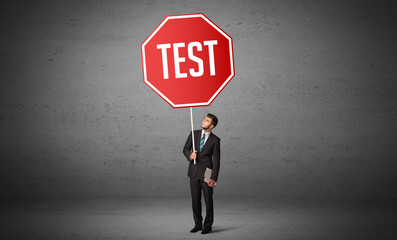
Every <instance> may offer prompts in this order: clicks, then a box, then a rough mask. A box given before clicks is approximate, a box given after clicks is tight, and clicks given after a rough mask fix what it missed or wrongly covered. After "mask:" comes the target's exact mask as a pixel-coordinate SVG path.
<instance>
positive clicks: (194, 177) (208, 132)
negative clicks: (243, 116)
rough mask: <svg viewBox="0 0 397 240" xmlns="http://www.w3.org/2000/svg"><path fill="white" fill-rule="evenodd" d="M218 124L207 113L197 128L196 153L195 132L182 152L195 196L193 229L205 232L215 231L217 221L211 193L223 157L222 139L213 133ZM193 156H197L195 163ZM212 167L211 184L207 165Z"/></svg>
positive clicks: (193, 196)
mask: <svg viewBox="0 0 397 240" xmlns="http://www.w3.org/2000/svg"><path fill="white" fill-rule="evenodd" d="M217 124H218V118H217V117H216V116H215V115H213V114H210V113H208V114H207V117H206V118H205V119H204V121H203V122H202V123H201V128H202V129H201V130H196V131H194V142H195V144H194V146H195V148H196V149H197V150H195V151H194V152H193V150H192V149H193V147H192V133H190V135H189V137H188V138H187V140H186V143H185V146H184V148H183V154H184V155H185V156H186V158H187V160H188V161H189V162H190V163H189V169H188V173H187V175H188V176H189V177H190V193H191V196H192V207H193V219H194V223H195V225H194V228H193V229H192V230H190V232H198V231H199V230H202V231H201V233H202V234H207V233H209V232H211V231H212V224H213V222H214V205H213V200H212V195H213V191H214V185H215V183H216V181H217V180H218V174H219V166H220V159H221V152H220V141H221V139H220V138H219V137H217V136H216V135H215V134H213V133H212V129H213V128H214V127H216V125H217ZM193 159H196V164H194V161H193ZM207 167H208V168H210V169H212V174H211V178H210V180H209V182H208V183H206V182H204V172H205V170H206V168H207ZM201 191H202V192H203V193H204V199H205V206H206V216H205V220H204V229H203V217H202V215H201Z"/></svg>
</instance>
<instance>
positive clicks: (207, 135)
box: [200, 129, 211, 146]
mask: <svg viewBox="0 0 397 240" xmlns="http://www.w3.org/2000/svg"><path fill="white" fill-rule="evenodd" d="M204 133H205V139H204V145H205V143H206V142H207V139H208V137H209V136H210V134H211V132H204V130H203V129H201V135H200V140H201V138H202V137H203V134H204ZM204 145H203V146H204Z"/></svg>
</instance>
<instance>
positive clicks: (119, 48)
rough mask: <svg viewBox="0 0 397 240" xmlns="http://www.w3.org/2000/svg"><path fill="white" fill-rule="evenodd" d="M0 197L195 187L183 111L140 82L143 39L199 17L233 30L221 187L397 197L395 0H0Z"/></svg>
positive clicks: (218, 111) (251, 194)
mask: <svg viewBox="0 0 397 240" xmlns="http://www.w3.org/2000/svg"><path fill="white" fill-rule="evenodd" d="M0 9H1V14H0V18H1V24H0V26H1V33H2V34H1V37H0V39H1V42H0V43H1V45H0V46H1V62H0V69H1V83H2V84H1V86H0V94H1V95H0V96H1V98H0V123H1V125H0V127H1V134H0V164H1V168H0V180H1V181H0V186H1V192H0V198H2V199H27V200H29V199H34V198H85V197H141V196H143V197H174V196H176V197H189V196H190V195H189V194H190V193H189V188H188V178H187V176H186V173H187V161H186V160H185V158H184V156H183V155H182V147H183V144H184V142H185V140H186V137H187V135H188V134H189V130H190V115H189V109H173V108H172V107H170V106H169V105H168V104H167V103H166V102H165V101H164V100H163V99H161V98H160V97H158V95H157V94H156V93H155V92H153V91H152V90H151V89H150V88H149V87H148V86H146V85H145V84H144V83H143V77H142V68H141V67H142V65H141V53H140V44H141V43H142V42H143V41H144V40H145V38H146V37H147V36H148V35H149V34H150V33H151V32H152V31H153V30H154V29H155V28H156V26H157V25H158V24H159V23H160V22H161V21H162V20H163V19H164V18H165V16H167V15H172V14H184V13H196V12H202V13H204V14H205V15H206V16H207V17H209V18H210V19H211V20H212V21H214V22H215V23H216V24H217V25H218V26H219V27H221V28H222V29H223V30H224V31H226V32H227V33H228V34H229V35H230V36H231V37H232V38H233V41H234V54H235V67H236V76H235V77H234V78H233V79H232V81H231V82H230V83H229V84H228V85H227V86H226V88H225V89H224V90H223V92H222V93H221V94H220V95H219V96H218V98H217V99H215V101H214V102H213V103H212V105H211V106H209V107H202V108H195V109H194V110H193V112H194V121H195V125H196V127H197V128H199V126H200V122H201V120H202V119H203V117H204V116H205V114H206V113H207V112H211V113H214V114H215V115H217V116H218V117H219V119H220V122H219V125H218V126H217V127H216V129H215V130H214V133H215V134H217V135H218V136H219V137H220V138H221V139H222V141H221V143H222V146H221V151H222V160H221V171H220V175H219V180H218V187H217V188H216V191H215V196H216V197H221V196H223V197H248V198H257V197H266V198H396V197H397V192H396V191H395V189H396V188H397V181H396V180H397V177H396V172H397V166H396V163H395V161H396V157H397V153H396V143H397V128H396V120H397V117H396V116H397V111H396V102H397V101H396V100H397V98H396V86H397V84H396V76H397V70H396V69H397V55H396V54H395V53H396V50H397V44H396V43H397V38H396V30H395V29H396V24H395V23H396V22H397V21H396V20H397V19H396V11H397V7H396V3H394V2H393V1H372V2H364V1H315V0H313V1H84V2H80V1H70V2H67V1H49V2H44V1H41V2H39V1H30V2H17V1H8V2H4V3H2V4H1V6H0Z"/></svg>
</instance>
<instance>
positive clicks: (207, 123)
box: [201, 117, 214, 130]
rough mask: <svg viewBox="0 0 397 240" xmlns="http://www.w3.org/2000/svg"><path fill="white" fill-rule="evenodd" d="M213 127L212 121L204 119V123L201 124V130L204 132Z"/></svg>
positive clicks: (207, 118)
mask: <svg viewBox="0 0 397 240" xmlns="http://www.w3.org/2000/svg"><path fill="white" fill-rule="evenodd" d="M213 127H214V126H213V125H212V119H211V118H209V117H206V118H205V119H204V121H203V122H202V123H201V128H202V129H204V130H208V129H212V128H213Z"/></svg>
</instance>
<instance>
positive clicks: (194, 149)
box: [190, 107, 196, 164]
mask: <svg viewBox="0 0 397 240" xmlns="http://www.w3.org/2000/svg"><path fill="white" fill-rule="evenodd" d="M190 121H191V123H192V142H193V152H195V151H196V148H195V147H194V131H193V112H192V107H190ZM194 164H196V159H194Z"/></svg>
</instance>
